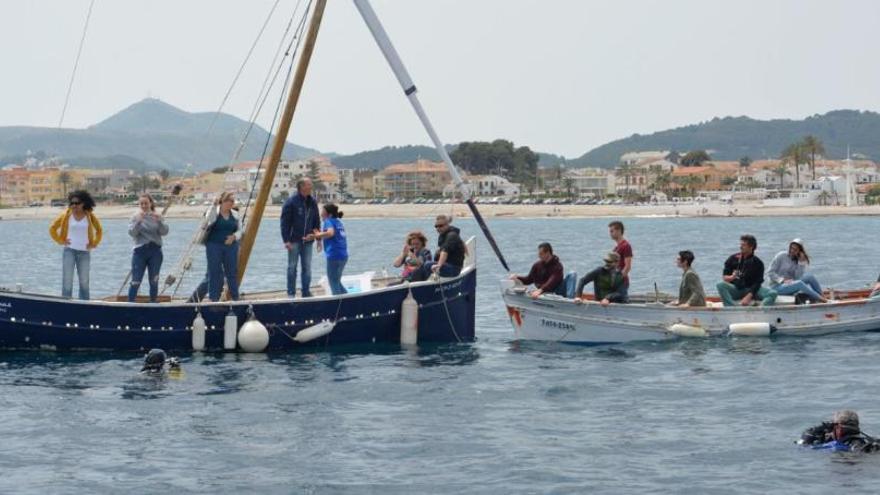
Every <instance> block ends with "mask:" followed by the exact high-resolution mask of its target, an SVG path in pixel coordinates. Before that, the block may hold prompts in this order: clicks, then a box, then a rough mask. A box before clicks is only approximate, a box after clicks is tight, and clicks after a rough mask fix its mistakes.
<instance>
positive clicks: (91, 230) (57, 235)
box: [49, 190, 104, 300]
mask: <svg viewBox="0 0 880 495" xmlns="http://www.w3.org/2000/svg"><path fill="white" fill-rule="evenodd" d="M67 200H68V203H69V204H70V206H69V207H68V208H67V210H65V211H64V213H62V214H61V215H59V216H58V218H56V219H55V221H54V222H52V226H51V227H49V235H50V236H52V239H53V240H54V241H55V242H57V243H58V244H60V245H62V246H64V252H63V257H62V260H63V263H62V282H61V295H62V296H63V297H68V298H69V297H71V296H72V295H73V270H74V268H76V273H77V275H78V276H79V298H80V299H83V300H88V299H89V267H90V266H89V265H90V262H91V256H90V253H91V250H92V249H95V248H96V247H98V244H100V242H101V237H102V236H103V233H104V232H103V230H102V229H101V222H99V221H98V217H96V216H95V214H94V213H92V210H94V208H95V200H94V199H92V196H91V194H89V193H88V191H83V190H78V191H73V192H72V193H70V194H68V195H67Z"/></svg>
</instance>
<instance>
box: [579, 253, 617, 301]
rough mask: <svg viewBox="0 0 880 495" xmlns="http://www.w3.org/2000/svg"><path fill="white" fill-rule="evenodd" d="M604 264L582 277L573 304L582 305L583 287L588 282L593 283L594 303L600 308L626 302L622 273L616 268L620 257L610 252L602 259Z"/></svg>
mask: <svg viewBox="0 0 880 495" xmlns="http://www.w3.org/2000/svg"><path fill="white" fill-rule="evenodd" d="M602 261H604V263H605V264H603V265H602V266H600V267H598V268H596V269H595V270H593V271H591V272H590V273H588V274H586V275H584V276H583V277H582V278H581V279H580V280H579V281H578V284H577V289H576V290H575V292H574V302H576V303H578V304H582V303H583V302H584V301H583V299H581V294H582V293H583V292H584V287H586V285H587V284H589V283H590V282H592V283H593V294H594V295H595V296H596V301H598V302H599V304H601V305H602V306H608V305H609V304H610V303H625V302H628V298H627V293H626V286H625V283H624V281H623V273H621V272H620V270H619V269H618V268H617V267H618V266H620V255H619V254H617V253H615V252H614V251H611V252H610V253H608V254H606V255H605V257H604V258H603V259H602Z"/></svg>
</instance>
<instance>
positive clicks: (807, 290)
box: [773, 273, 822, 301]
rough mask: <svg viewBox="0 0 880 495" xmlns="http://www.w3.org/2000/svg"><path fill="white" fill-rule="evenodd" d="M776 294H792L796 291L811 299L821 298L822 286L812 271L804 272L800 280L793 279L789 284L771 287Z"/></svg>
mask: <svg viewBox="0 0 880 495" xmlns="http://www.w3.org/2000/svg"><path fill="white" fill-rule="evenodd" d="M773 290H775V291H776V293H777V294H780V295H783V296H792V295H795V294H797V293H798V292H800V293H802V294H805V295H806V296H807V297H809V298H810V300H811V301H818V300H819V299H822V286H821V285H819V281H818V280H816V277H815V275H813V274H812V273H805V274H804V276H802V277H801V279H800V280H794V281H792V282H791V283H789V284H778V285H776V286H774V287H773Z"/></svg>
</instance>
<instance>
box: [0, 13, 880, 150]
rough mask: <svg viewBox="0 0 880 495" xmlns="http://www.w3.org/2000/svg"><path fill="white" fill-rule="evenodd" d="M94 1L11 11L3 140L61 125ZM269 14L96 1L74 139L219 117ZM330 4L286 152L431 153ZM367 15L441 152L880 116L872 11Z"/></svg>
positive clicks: (273, 35) (258, 81)
mask: <svg viewBox="0 0 880 495" xmlns="http://www.w3.org/2000/svg"><path fill="white" fill-rule="evenodd" d="M89 1H90V0H0V12H2V15H0V62H2V66H3V71H2V81H3V82H2V84H0V126H7V125H32V126H57V125H58V121H59V117H60V115H61V109H62V106H63V102H64V96H65V93H66V90H67V85H68V82H69V79H70V74H71V70H72V68H73V63H74V59H75V56H76V50H77V46H78V43H79V40H80V36H81V34H82V29H83V24H84V21H85V17H86V12H87V10H88V6H89ZM275 1H276V0H247V1H244V0H239V1H230V0H173V1H172V0H112V1H111V0H96V2H95V6H94V10H93V13H92V17H91V22H90V24H89V29H88V33H87V37H86V41H85V45H84V48H83V53H82V58H81V60H80V64H79V69H78V71H77V76H76V79H75V81H74V85H73V90H72V94H71V99H70V103H69V106H68V110H67V114H66V117H65V121H64V127H74V128H82V127H87V126H89V125H92V124H95V123H98V122H100V121H101V120H103V119H104V118H107V117H109V116H110V115H112V114H113V113H115V112H117V111H119V110H121V109H123V108H125V107H127V106H128V105H131V104H133V103H135V102H137V101H139V100H141V99H143V98H146V97H154V98H159V99H161V100H163V101H165V102H167V103H170V104H172V105H175V106H177V107H180V108H182V109H184V110H187V111H193V112H195V111H213V110H216V109H217V108H218V106H219V105H220V102H221V100H222V99H223V95H224V94H225V93H226V91H227V89H228V88H229V85H230V83H231V82H232V79H233V77H234V76H235V73H236V71H237V70H238V67H239V65H240V64H241V62H242V60H243V59H244V57H245V55H246V53H247V51H248V49H249V48H250V46H251V44H252V43H253V41H254V39H255V37H256V35H257V32H258V31H259V30H260V27H261V25H262V24H263V22H264V20H265V19H266V16H267V14H268V13H269V11H270V9H271V8H272V6H273V4H274V3H275ZM328 3H329V4H328V7H327V10H326V12H325V15H324V22H323V24H322V27H321V31H320V34H319V36H318V41H317V45H316V49H315V54H314V56H313V59H312V64H311V67H310V69H309V73H308V75H307V78H306V83H305V86H304V89H303V94H302V98H301V100H300V106H299V108H298V109H297V114H296V116H295V118H294V123H293V127H292V129H291V134H290V138H289V139H290V140H291V141H293V142H296V143H297V144H301V145H304V146H308V147H312V148H316V149H319V150H321V151H324V152H337V153H354V152H358V151H362V150H366V149H374V148H378V147H381V146H386V145H405V144H429V142H430V141H429V140H428V138H427V136H426V134H425V132H424V131H423V130H422V129H421V127H420V125H419V123H418V120H417V119H416V117H415V114H414V112H413V111H412V110H411V109H410V108H409V106H408V103H407V101H406V99H405V98H404V96H403V95H402V92H401V90H400V89H399V87H398V84H397V81H396V79H395V78H394V76H393V74H392V73H391V71H390V69H389V68H388V66H387V64H386V62H385V60H384V58H383V57H382V55H381V53H380V52H379V49H378V48H377V47H376V46H375V44H374V42H373V40H372V38H371V36H370V34H369V32H368V31H367V29H366V27H365V25H364V23H363V21H362V20H361V18H360V16H359V15H358V13H357V10H356V9H355V7H354V5H353V3H352V2H351V1H349V0H329V2H328ZM296 4H297V0H279V4H278V6H277V9H276V10H275V14H274V15H273V17H272V18H271V19H270V22H269V24H268V26H267V28H266V32H265V34H264V36H263V38H262V40H261V42H260V44H259V45H258V46H257V48H256V50H255V52H254V56H253V57H252V58H251V59H250V61H249V62H248V65H247V66H246V68H245V72H244V74H243V75H242V77H241V79H240V80H239V82H238V83H237V85H236V86H235V88H234V91H233V93H232V94H231V96H230V98H229V100H228V102H227V103H226V105H225V107H224V111H226V112H228V113H232V114H233V115H236V116H238V117H241V118H243V119H247V118H248V115H249V114H250V110H251V108H252V106H253V104H254V101H255V99H256V98H257V95H258V93H259V89H260V87H261V85H262V82H263V79H264V77H265V74H266V73H267V71H268V69H269V67H270V63H271V60H272V55H273V54H274V53H275V49H276V47H277V46H278V43H279V40H280V38H281V34H282V32H283V30H284V28H285V26H286V24H287V22H288V20H289V19H290V17H291V13H292V12H293V10H294V7H295V6H296ZM373 6H374V8H375V10H376V12H377V14H378V15H379V18H380V19H381V20H382V21H383V23H384V24H385V28H386V30H387V31H388V33H389V36H390V37H391V40H392V41H393V42H394V44H395V45H396V47H397V50H398V52H399V53H400V55H401V57H402V59H403V61H404V63H405V64H406V65H407V67H408V69H409V72H410V74H411V75H412V77H413V79H414V81H415V83H416V85H417V86H418V88H419V94H420V98H421V99H422V103H423V104H424V106H425V108H426V110H427V112H428V115H429V116H430V117H431V119H432V120H433V123H434V126H435V127H436V129H437V131H438V133H439V134H440V137H441V139H443V140H444V141H445V142H448V143H457V142H460V141H465V140H491V139H496V138H505V139H510V140H512V141H514V142H515V143H516V144H517V145H528V146H530V147H531V148H532V149H533V150H538V151H545V152H551V153H556V154H562V155H564V156H566V157H569V158H574V157H577V156H580V155H582V154H583V153H585V152H587V151H589V150H590V149H592V148H594V147H596V146H599V145H601V144H604V143H606V142H608V141H611V140H614V139H619V138H623V137H627V136H629V135H632V134H634V133H641V134H649V133H651V132H655V131H660V130H664V129H668V128H673V127H678V126H682V125H688V124H693V123H697V122H701V121H706V120H710V119H712V118H713V117H716V116H718V117H724V116H728V115H732V116H738V115H748V116H750V117H753V118H759V119H770V118H796V119H800V118H804V117H807V116H809V115H813V114H817V113H825V112H827V111H830V110H835V109H842V108H849V109H859V110H872V111H880V91H878V88H880V64H877V63H876V60H877V56H878V47H880V2H877V1H874V0H864V1H861V0H835V1H825V0H822V1H812V0H760V1H754V0H735V1H734V0H728V1H719V0H662V1H661V0H619V1H610V0H602V1H597V0H541V1H538V0H374V2H373ZM300 8H302V7H300ZM270 119H271V113H270V112H268V111H267V112H265V113H264V114H262V115H261V118H260V119H259V120H258V122H259V123H260V124H262V125H264V126H267V125H268V122H269V121H270Z"/></svg>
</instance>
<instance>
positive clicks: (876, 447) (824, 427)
mask: <svg viewBox="0 0 880 495" xmlns="http://www.w3.org/2000/svg"><path fill="white" fill-rule="evenodd" d="M801 440H802V441H803V443H804V445H811V446H818V445H823V444H826V443H828V442H833V441H834V440H837V441H838V442H839V443H842V444H844V445H846V446H847V447H849V448H850V450H851V451H852V452H866V453H867V452H878V451H880V442H878V441H877V440H876V439H874V438H872V437H869V436H868V435H865V434H864V433H862V432H861V431H860V430H859V429H858V428H855V429H854V428H847V429H845V430H844V436H843V437H842V438H837V439H835V438H834V423H830V422H824V423H822V424H820V425H816V426H814V427H812V428H808V429H807V430H806V431H804V433H803V434H802V435H801Z"/></svg>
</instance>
